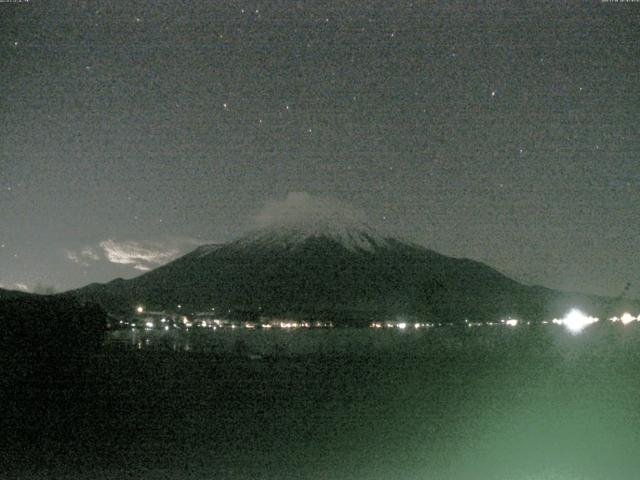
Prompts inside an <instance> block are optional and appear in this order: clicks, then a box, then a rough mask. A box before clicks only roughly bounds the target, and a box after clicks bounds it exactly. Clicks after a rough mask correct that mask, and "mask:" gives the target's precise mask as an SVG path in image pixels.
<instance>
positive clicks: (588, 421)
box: [108, 325, 640, 480]
mask: <svg viewBox="0 0 640 480" xmlns="http://www.w3.org/2000/svg"><path fill="white" fill-rule="evenodd" d="M468 330H472V331H468ZM468 330H465V331H460V330H441V331H430V332H413V331H412V332H398V331H378V330H374V331H372V330H369V329H364V330H355V329H333V330H317V331H312V330H302V331H275V330H274V331H264V332H262V331H250V332H246V331H242V330H234V331H231V330H229V331H218V332H209V331H207V332H198V331H195V330H194V331H191V332H180V331H176V332H168V333H166V334H165V333H163V332H154V331H151V332H145V331H122V332H112V333H111V334H110V338H109V341H108V345H109V346H110V347H111V348H114V349H116V350H117V349H118V348H122V349H123V350H133V351H136V350H138V349H141V350H142V352H143V353H144V352H146V351H148V352H159V351H169V352H185V351H192V352H194V353H195V352H204V353H206V352H212V353H256V354H260V355H263V354H264V355H272V356H276V357H277V356H281V357H282V359H281V360H276V361H273V360H272V359H271V360H269V359H265V361H259V362H249V361H246V360H242V359H237V358H236V359H235V360H234V359H233V357H229V358H227V359H224V360H223V361H222V362H212V363H207V362H206V360H201V359H200V358H199V357H198V358H196V360H194V361H193V362H191V361H190V360H188V359H189V358H192V357H194V358H195V357H196V356H193V355H184V356H180V355H177V356H166V359H165V360H162V357H163V356H160V357H158V356H154V357H153V361H152V362H151V363H148V364H144V365H147V367H146V368H147V369H151V368H153V369H157V370H154V371H157V373H153V372H152V373H149V372H148V371H147V373H146V374H145V375H147V376H149V375H150V376H151V379H150V380H148V383H147V384H148V385H152V386H153V387H152V388H151V387H149V388H151V391H150V392H149V393H148V394H146V393H145V394H146V395H148V397H149V398H153V396H154V395H157V393H156V392H155V390H153V389H154V388H155V389H157V388H158V387H157V386H155V385H156V383H155V382H156V380H154V378H155V377H154V375H162V377H161V378H163V379H164V378H165V376H166V375H168V374H169V373H168V372H171V371H172V363H173V362H178V363H181V362H188V367H187V366H186V365H187V363H185V364H184V365H185V367H184V368H185V371H189V372H194V373H193V377H192V378H191V377H190V374H189V375H184V376H183V375H180V376H178V377H175V378H176V379H175V380H173V381H174V382H177V383H176V384H175V385H172V386H167V387H163V391H167V392H173V391H176V392H180V393H179V394H178V393H176V394H175V398H174V396H170V397H167V398H168V402H169V403H172V402H183V403H184V410H180V411H179V412H180V413H179V414H178V416H177V417H175V418H171V419H167V418H163V419H162V421H159V420H157V419H155V420H154V421H156V422H158V421H159V422H160V423H159V425H161V426H162V429H163V430H166V431H171V432H175V438H172V439H171V440H170V443H169V445H170V446H171V448H177V449H178V451H179V452H180V453H179V458H180V461H182V462H184V463H185V464H189V465H196V467H194V468H196V469H198V468H199V469H201V470H199V473H200V474H201V475H196V477H194V478H210V477H211V476H212V475H213V473H212V472H217V473H220V472H219V471H218V470H217V469H218V468H222V471H223V473H228V472H230V471H232V470H233V471H234V472H235V473H236V475H235V476H234V477H233V478H279V479H280V478H305V479H310V480H316V479H332V478H341V479H353V480H365V479H367V480H369V479H380V480H381V479H383V478H398V479H402V480H404V479H423V478H437V479H444V480H472V479H473V480H477V479H487V480H512V479H514V480H520V479H522V480H575V479H584V480H596V479H603V480H604V479H621V480H622V479H630V478H635V472H637V471H640V459H639V458H638V457H637V455H635V452H636V451H638V449H640V434H638V433H637V432H639V431H640V414H639V413H638V410H637V404H636V399H637V398H639V397H640V378H639V377H638V375H636V373H635V371H636V365H638V364H639V362H640V353H639V352H640V348H639V347H640V329H625V328H622V327H621V328H617V327H616V328H609V327H607V328H598V327H589V328H587V329H585V330H584V331H583V332H582V333H581V334H580V335H577V336H576V335H573V334H572V333H571V332H567V331H566V330H565V329H564V328H562V327H559V326H553V325H549V326H548V327H546V328H540V329H528V328H519V327H518V328H516V329H504V330H501V331H498V330H496V329H488V330H485V331H482V329H468ZM304 353H312V354H320V356H318V355H316V356H311V357H310V358H311V360H309V361H307V360H305V359H304V358H296V357H290V358H287V357H289V356H291V355H296V354H304ZM379 353H380V354H381V355H379V356H377V355H378V354H379ZM347 354H350V355H354V354H355V355H358V354H364V355H369V356H370V358H366V359H357V358H355V357H354V356H349V355H347ZM125 357H126V355H125ZM142 357H144V355H142ZM142 357H141V358H142ZM332 358H333V359H332ZM318 359H320V360H318ZM327 359H329V360H327ZM136 361H138V360H131V362H134V363H135V362H136ZM127 362H129V360H127ZM158 362H159V363H158ZM124 365H128V363H126V364H124ZM124 368H129V367H126V366H125V367H124ZM130 368H132V369H133V366H132V367H130ZM181 368H182V367H181ZM134 371H140V370H134ZM147 384H143V385H147ZM132 385H133V381H132ZM133 388H135V387H133ZM139 388H142V387H139ZM212 391H217V392H218V393H216V394H212V393H211V392H212ZM172 395H173V394H172ZM227 399H228V400H227ZM138 402H139V400H138V398H137V397H136V405H138ZM185 402H186V403H185ZM210 402H213V403H210ZM140 403H141V404H144V402H140ZM219 405H224V408H223V409H222V410H220V407H219ZM172 412H173V410H172ZM174 415H175V413H174ZM214 419H215V420H214ZM221 432H227V433H221ZM228 432H233V433H232V434H231V433H228ZM225 435H226V437H225ZM193 439H196V440H195V441H194V440H193ZM205 439H207V440H206V441H205ZM194 442H195V444H194ZM183 444H189V445H190V447H189V450H185V449H181V448H182V447H181V445H183ZM212 445H217V447H216V448H218V450H217V452H218V453H216V455H215V456H212V454H211V449H212V448H213V446H212ZM225 445H232V446H233V449H232V450H225V448H226V447H225ZM245 445H250V447H248V448H247V449H246V450H245V449H244V446H245ZM140 448H142V450H143V451H144V452H146V450H145V448H146V447H140ZM229 448H230V447H229ZM136 461H138V460H136ZM224 462H228V464H229V465H231V467H229V468H228V469H227V467H221V466H220V465H223V464H224ZM196 471H198V470H196ZM174 473H175V472H174ZM207 475H209V477H207ZM222 477H224V475H222V476H221V477H220V478H222ZM168 478H179V475H178V473H175V475H173V476H169V477H168Z"/></svg>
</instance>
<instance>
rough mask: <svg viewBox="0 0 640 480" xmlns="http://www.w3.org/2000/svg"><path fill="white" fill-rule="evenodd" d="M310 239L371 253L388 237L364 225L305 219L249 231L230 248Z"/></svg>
mask: <svg viewBox="0 0 640 480" xmlns="http://www.w3.org/2000/svg"><path fill="white" fill-rule="evenodd" d="M310 239H324V240H331V241H333V242H335V243H337V244H339V245H341V246H343V247H344V248H346V249H347V250H350V251H354V252H355V251H359V250H364V251H368V252H373V251H375V250H376V249H378V248H384V247H388V246H389V239H387V238H385V237H383V236H382V235H380V234H378V233H377V232H376V231H375V230H373V229H372V228H371V227H369V226H368V225H366V224H361V225H354V224H349V223H339V222H335V221H332V222H327V221H324V220H323V219H310V221H308V222H299V223H295V224H294V223H289V224H286V225H284V224H281V225H273V226H270V227H265V228H260V229H256V230H253V231H251V232H249V233H248V234H246V235H244V236H243V237H241V238H239V239H238V240H236V241H235V242H233V243H232V244H231V245H232V246H233V247H234V248H255V249H265V248H280V247H283V246H286V247H295V246H296V245H299V244H302V243H304V242H305V241H307V240H310Z"/></svg>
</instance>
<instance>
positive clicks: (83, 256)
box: [64, 247, 100, 267]
mask: <svg viewBox="0 0 640 480" xmlns="http://www.w3.org/2000/svg"><path fill="white" fill-rule="evenodd" d="M64 253H65V256H66V257H67V258H68V259H69V260H71V261H72V262H74V263H77V264H78V265H82V266H83V267H88V266H89V263H90V261H93V262H97V261H98V260H100V255H98V253H96V251H95V250H94V249H93V248H91V247H84V248H82V249H81V250H79V251H73V250H65V251H64Z"/></svg>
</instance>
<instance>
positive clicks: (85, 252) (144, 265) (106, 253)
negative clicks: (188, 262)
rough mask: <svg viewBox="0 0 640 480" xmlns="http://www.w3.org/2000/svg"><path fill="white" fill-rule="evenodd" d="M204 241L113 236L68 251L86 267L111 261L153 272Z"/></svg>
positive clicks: (68, 253) (65, 251)
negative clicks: (138, 238)
mask: <svg viewBox="0 0 640 480" xmlns="http://www.w3.org/2000/svg"><path fill="white" fill-rule="evenodd" d="M202 243H203V242H201V241H199V240H196V239H193V238H190V237H180V236H161V237H159V238H157V239H154V240H116V239H112V238H109V239H107V240H103V241H101V242H100V243H98V245H96V246H85V247H83V248H81V249H79V250H64V255H65V257H66V258H67V259H68V260H70V261H72V262H73V263H75V264H77V265H80V266H82V267H89V266H90V265H92V264H94V263H96V262H99V261H107V262H109V263H115V264H118V265H128V266H131V267H133V268H134V269H136V270H139V271H141V272H146V271H149V270H151V269H153V268H155V267H157V266H160V265H163V264H165V263H168V262H170V261H171V260H174V259H176V258H177V257H179V256H180V255H182V254H184V253H187V252H188V251H189V250H192V249H193V248H194V247H196V246H199V245H202Z"/></svg>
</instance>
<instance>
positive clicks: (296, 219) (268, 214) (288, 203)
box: [255, 192, 367, 228]
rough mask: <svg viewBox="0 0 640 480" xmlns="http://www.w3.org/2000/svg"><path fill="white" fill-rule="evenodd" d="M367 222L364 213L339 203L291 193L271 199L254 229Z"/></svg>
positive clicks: (309, 195)
mask: <svg viewBox="0 0 640 480" xmlns="http://www.w3.org/2000/svg"><path fill="white" fill-rule="evenodd" d="M320 222H322V223H329V224H344V223H353V224H359V223H366V222H367V216H366V214H365V213H364V212H363V211H362V210H359V209H357V208H355V207H353V206H351V205H349V204H347V203H344V202H341V201H340V200H337V199H334V198H329V197H320V196H314V195H311V194H309V193H307V192H292V193H289V194H288V195H287V197H286V198H285V199H284V200H270V201H268V202H266V204H265V206H264V207H263V208H262V210H261V211H260V212H259V213H258V214H257V215H256V217H255V226H256V227H258V228H266V227H271V226H285V227H286V226H288V225H297V224H314V223H320Z"/></svg>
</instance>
